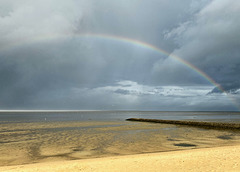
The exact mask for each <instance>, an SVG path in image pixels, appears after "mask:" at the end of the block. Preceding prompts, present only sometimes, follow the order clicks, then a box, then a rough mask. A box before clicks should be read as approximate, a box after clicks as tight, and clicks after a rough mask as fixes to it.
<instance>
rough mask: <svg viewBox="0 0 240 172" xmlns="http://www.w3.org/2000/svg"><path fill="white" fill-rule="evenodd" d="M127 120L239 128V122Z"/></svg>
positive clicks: (131, 119) (130, 119) (132, 119)
mask: <svg viewBox="0 0 240 172" xmlns="http://www.w3.org/2000/svg"><path fill="white" fill-rule="evenodd" d="M126 120H127V121H138V122H153V123H163V124H176V125H188V126H193V127H203V128H212V129H235V130H239V129H240V124H239V123H221V122H198V121H177V120H161V119H144V118H129V119H126Z"/></svg>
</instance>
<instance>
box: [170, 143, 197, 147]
mask: <svg viewBox="0 0 240 172" xmlns="http://www.w3.org/2000/svg"><path fill="white" fill-rule="evenodd" d="M174 146H181V147H196V146H197V145H194V144H189V143H177V144H174Z"/></svg>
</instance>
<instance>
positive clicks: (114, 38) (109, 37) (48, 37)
mask: <svg viewBox="0 0 240 172" xmlns="http://www.w3.org/2000/svg"><path fill="white" fill-rule="evenodd" d="M71 37H72V38H74V37H80V38H95V39H96V38H97V39H103V40H110V41H117V42H122V43H128V44H132V45H135V46H139V47H141V48H144V49H149V50H151V51H154V52H157V53H159V54H161V55H165V56H167V57H170V58H172V59H175V60H176V61H178V62H180V63H181V64H183V65H184V66H186V67H188V68H189V69H191V70H193V71H194V72H196V73H197V74H198V75H200V76H201V77H202V78H204V79H206V80H207V81H208V82H209V83H210V84H212V85H213V86H215V87H217V88H218V89H219V90H220V91H221V92H222V93H224V94H225V95H226V96H227V97H228V98H229V99H230V101H231V102H232V103H233V104H234V106H235V107H236V108H237V110H238V111H240V105H239V104H238V103H237V101H236V100H235V98H234V97H233V96H231V94H228V93H227V92H226V91H225V90H224V89H223V88H222V86H221V85H220V84H218V83H217V82H216V81H214V80H213V79H212V78H211V77H210V76H208V75H207V74H206V73H205V72H203V71H202V70H201V69H199V68H198V67H196V66H194V65H193V64H191V63H190V62H188V61H186V60H184V59H182V58H181V57H179V56H176V55H174V54H171V53H169V52H167V51H165V50H163V49H160V48H158V47H156V46H154V45H152V44H149V43H146V42H142V41H139V40H135V39H131V38H126V37H121V36H115V35H107V34H96V33H83V34H67V35H46V36H41V37H35V38H34V39H33V40H31V41H28V40H27V41H21V42H20V43H15V44H12V45H11V47H17V46H19V45H23V44H25V43H30V44H31V43H35V42H41V41H45V40H51V39H57V38H63V39H64V38H71ZM8 47H9V46H7V48H5V49H8ZM5 49H4V50H5Z"/></svg>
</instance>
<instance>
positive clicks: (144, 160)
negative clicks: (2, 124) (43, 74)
mask: <svg viewBox="0 0 240 172" xmlns="http://www.w3.org/2000/svg"><path fill="white" fill-rule="evenodd" d="M0 171H11V172H14V171H22V172H23V171H24V172H33V171H39V172H41V171H44V172H45V171H86V172H88V171H91V172H92V171H104V172H108V171H111V172H113V171H116V172H118V171H138V172H141V171H144V172H145V171H205V172H206V171H240V146H239V145H235V146H223V147H214V148H201V149H191V150H181V151H171V152H162V153H150V154H138V155H126V156H116V157H105V158H95V159H84V160H72V161H67V160H66V161H56V162H43V163H36V164H28V165H17V166H5V167H0Z"/></svg>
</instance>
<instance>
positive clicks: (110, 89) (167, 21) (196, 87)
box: [0, 0, 240, 111]
mask: <svg viewBox="0 0 240 172" xmlns="http://www.w3.org/2000/svg"><path fill="white" fill-rule="evenodd" d="M239 11H240V2H239V1H236V0H185V1H180V0H131V1H129V0H121V1H116V0H101V1H99V0H68V1H63V0H34V1H32V0H21V1H15V0H0V110H34V109H37V110H48V109H49V110H160V111H238V110H239V109H240V80H239V78H240V77H239V75H240V49H239V47H240V30H239V28H240V13H239Z"/></svg>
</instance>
